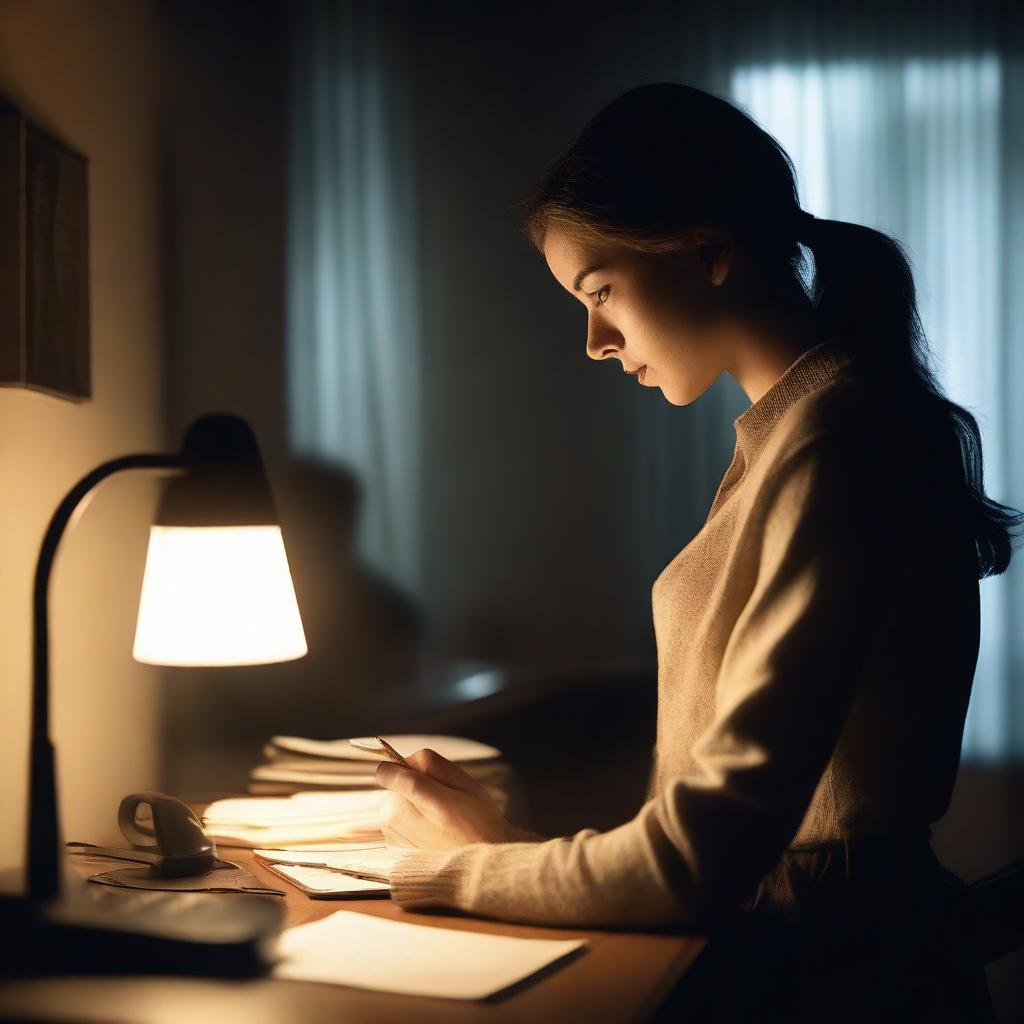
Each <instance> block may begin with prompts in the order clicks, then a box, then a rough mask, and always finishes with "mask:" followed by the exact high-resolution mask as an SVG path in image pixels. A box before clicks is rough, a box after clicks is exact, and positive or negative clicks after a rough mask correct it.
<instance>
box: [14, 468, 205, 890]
mask: <svg viewBox="0 0 1024 1024" xmlns="http://www.w3.org/2000/svg"><path fill="white" fill-rule="evenodd" d="M187 465H188V463H187V460H186V458H185V457H184V456H183V455H168V454H155V455H124V456H122V457H120V458H117V459H111V460H110V461H109V462H104V463H103V464H102V465H100V466H97V467H96V468H95V469H94V470H92V471H91V472H90V473H87V474H86V475H85V476H83V477H82V479H81V480H79V481H78V483H77V484H75V486H74V487H72V488H71V490H70V491H68V493H67V495H66V496H65V498H64V500H63V501H62V502H61V503H60V505H59V506H58V507H57V510H56V511H55V512H54V513H53V517H52V518H51V519H50V525H49V526H48V527H47V530H46V535H45V536H44V537H43V543H42V546H41V547H40V549H39V559H38V561H37V562H36V575H35V587H34V590H33V616H34V618H33V624H34V632H33V650H34V656H33V665H32V723H31V734H30V739H29V743H30V745H31V762H30V767H29V826H28V837H27V848H28V849H27V854H28V856H27V861H26V871H27V874H28V896H29V898H30V899H32V900H48V899H52V898H53V897H55V896H57V895H58V893H59V892H60V869H59V865H60V861H59V857H60V848H59V846H58V831H59V830H58V825H57V820H58V818H57V786H56V777H55V772H54V755H53V744H52V743H51V742H50V730H49V721H50V687H49V615H48V594H49V586H50V574H51V571H52V569H53V562H54V558H55V557H56V554H57V548H58V546H59V545H60V539H61V537H62V536H63V535H64V531H65V529H66V528H67V526H68V524H69V523H70V522H71V520H72V519H73V518H75V516H76V513H79V512H81V511H82V509H83V507H84V502H85V500H86V499H87V498H88V497H89V496H90V495H91V492H92V490H93V489H94V488H95V487H96V485H97V484H99V483H102V482H103V481H104V480H105V479H106V478H107V477H108V476H112V475H113V474H114V473H118V472H120V471H121V470H124V469H146V470H158V471H163V472H164V473H172V474H173V473H183V472H185V470H186V468H187Z"/></svg>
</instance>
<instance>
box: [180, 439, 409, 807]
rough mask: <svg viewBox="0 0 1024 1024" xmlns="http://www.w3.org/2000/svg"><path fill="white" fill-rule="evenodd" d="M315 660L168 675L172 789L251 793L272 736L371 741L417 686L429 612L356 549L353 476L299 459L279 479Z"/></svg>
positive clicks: (297, 585)
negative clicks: (249, 783) (385, 713)
mask: <svg viewBox="0 0 1024 1024" xmlns="http://www.w3.org/2000/svg"><path fill="white" fill-rule="evenodd" d="M271 476H272V484H273V489H274V494H275V497H276V500H277V504H278V514H279V517H280V520H281V528H282V531H283V533H284V539H285V546H286V549H287V552H288V560H289V565H290V567H291V571H292V578H293V580H294V583H295V592H296V597H297V599H298V603H299V609H300V611H301V613H302V620H303V626H304V629H305V632H306V641H307V645H308V647H309V654H308V655H307V656H306V657H305V658H302V659H299V660H298V661H292V662H287V663H284V664H279V665H256V666H241V667H238V668H217V669H198V670H197V669H187V670H175V669H171V670H169V674H170V676H171V678H170V680H169V682H168V686H167V689H166V690H165V704H166V705H167V711H166V714H165V716H164V738H165V750H166V766H165V771H166V775H165V785H167V786H168V787H169V788H170V790H171V791H172V792H177V793H185V794H186V795H193V794H194V795H196V796H203V795H208V794H212V793H217V792H222V791H224V790H235V791H238V790H243V789H244V788H245V784H246V778H247V774H248V770H249V769H250V768H251V767H252V766H253V765H254V764H256V763H258V762H259V760H260V749H261V747H262V744H263V743H264V742H265V741H266V740H267V739H268V738H269V737H270V736H271V735H274V734H287V735H300V736H314V737H321V738H324V739H332V738H335V737H339V736H351V735H359V734H362V733H364V732H366V731H367V730H370V731H372V729H373V722H372V721H371V719H372V717H373V708H374V707H375V706H379V705H380V704H381V703H386V702H388V697H389V696H391V697H394V696H396V695H398V694H400V693H402V692H403V691H404V690H406V689H408V688H410V687H412V686H413V685H414V683H415V680H416V672H417V666H418V656H419V651H420V648H421V641H422V636H423V616H422V614H421V611H420V609H419V608H418V607H417V606H416V605H415V603H414V602H413V601H412V600H411V599H410V598H409V597H408V596H407V595H406V594H404V593H402V592H401V591H400V590H398V589H397V588H396V587H395V586H394V585H393V584H392V583H391V582H390V581H389V580H387V579H385V578H384V577H382V576H381V575H380V574H378V573H377V572H375V571H374V570H373V569H372V568H371V567H369V566H367V565H365V564H364V563H363V562H362V561H361V560H360V559H359V557H358V554H357V552H356V550H355V538H356V531H357V528H358V518H359V505H360V501H359V498H360V486H359V483H358V480H357V479H356V478H355V477H354V476H353V475H352V474H351V473H349V472H347V471H345V470H343V469H339V468H337V467H335V466H328V465H326V464H324V463H322V462H319V461H315V460H310V459H301V458H300V459H290V460H289V461H288V462H286V463H285V464H283V465H281V466H279V467H277V472H273V471H272V472H271Z"/></svg>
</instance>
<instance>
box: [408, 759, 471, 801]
mask: <svg viewBox="0 0 1024 1024" xmlns="http://www.w3.org/2000/svg"><path fill="white" fill-rule="evenodd" d="M406 761H408V762H409V764H410V765H411V766H412V767H413V768H416V769H418V770H419V771H421V772H423V773H424V774H426V775H429V776H430V777H431V778H432V779H437V781H438V782H440V783H443V784H444V785H445V786H451V788H452V789H461V790H462V791H463V792H464V793H472V794H473V795H474V796H485V795H486V794H487V790H486V788H485V787H484V786H483V784H482V783H480V782H478V781H477V780H476V779H474V778H473V776H472V775H470V774H469V772H467V771H466V770H465V769H464V768H462V767H460V766H459V765H457V764H456V763H455V762H454V761H449V760H448V758H447V757H445V756H444V755H443V754H439V753H438V752H437V751H436V750H431V748H430V747H424V748H423V749H422V750H417V751H416V753H415V754H410V755H409V756H408V757H407V758H406Z"/></svg>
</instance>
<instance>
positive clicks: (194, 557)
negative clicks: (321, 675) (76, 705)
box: [0, 414, 306, 974]
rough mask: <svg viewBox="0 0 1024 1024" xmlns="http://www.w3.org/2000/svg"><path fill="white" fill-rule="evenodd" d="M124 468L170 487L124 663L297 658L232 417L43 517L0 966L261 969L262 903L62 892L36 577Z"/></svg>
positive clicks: (271, 914)
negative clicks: (23, 856) (20, 787)
mask: <svg viewBox="0 0 1024 1024" xmlns="http://www.w3.org/2000/svg"><path fill="white" fill-rule="evenodd" d="M130 469H131V470H148V471H155V472H158V473H161V474H163V475H166V476H167V477H168V480H167V481H166V482H165V485H164V492H163V495H162V498H161V501H160V504H159V506H158V511H157V515H156V519H155V521H154V523H153V525H152V527H151V529H150V538H149V549H148V551H147V554H146V567H145V572H144V575H143V582H142V594H141V598H140V602H139V616H138V622H137V626H136V632H135V644H134V649H133V656H134V657H135V658H136V660H138V661H142V662H147V663H150V664H157V665H191V666H199V665H204V666H206V665H254V664H267V663H271V662H279V661H289V660H292V659H295V658H301V657H302V656H303V655H304V654H306V639H305V635H304V633H303V629H302V621H301V619H300V617H299V609H298V605H297V604H296V601H295V591H294V588H293V586H292V580H291V574H290V572H289V569H288V561H287V557H286V555H285V549H284V542H283V539H282V535H281V528H280V525H279V523H278V519H277V514H276V511H275V508H274V502H273V498H272V496H271V493H270V486H269V483H268V481H267V478H266V474H265V472H264V469H263V462H262V459H261V458H260V452H259V447H258V446H257V444H256V438H255V436H254V435H253V432H252V430H251V429H250V427H249V426H248V424H247V423H245V421H244V420H241V419H239V418H238V417H236V416H229V415H221V414H214V415H209V416H203V417H201V418H200V419H198V420H196V421H195V422H194V423H193V424H192V425H191V426H190V427H189V428H188V430H187V431H186V432H185V438H184V442H183V444H182V448H181V451H180V453H178V454H140V455H125V456H122V457H120V458H117V459H113V460H111V461H110V462H105V463H103V464H102V465H100V466H97V467H96V468H95V469H94V470H92V471H91V472H90V473H87V474H86V475H85V476H84V477H83V478H82V479H81V480H80V481H79V482H78V483H77V484H75V486H74V487H72V488H71V490H70V491H69V492H68V494H67V496H66V497H65V498H64V500H63V501H62V502H61V503H60V505H59V506H58V507H57V510H56V511H55V512H54V514H53V518H52V519H51V520H50V525H49V527H48V529H47V531H46V535H45V537H44V538H43V543H42V546H41V548H40V551H39V560H38V562H37V565H36V576H35V588H34V593H33V611H34V645H35V652H34V662H33V684H32V721H31V737H30V750H31V765H30V780H29V827H28V837H27V877H28V887H27V888H28V891H27V893H26V894H25V895H24V896H21V897H9V896H8V897H3V898H2V899H0V924H2V926H3V928H4V931H5V934H6V935H7V937H8V938H9V939H12V940H13V955H12V956H10V957H8V956H5V957H4V958H3V960H4V964H5V967H4V968H0V970H3V972H4V973H8V972H9V971H13V972H14V973H26V972H27V973H49V972H52V971H67V970H68V969H75V970H78V971H86V972H90V971H97V970H98V971H103V972H114V973H129V972H138V971H143V972H146V973H155V972H159V973H167V972H186V973H205V974H225V973H228V974H254V973H260V972H261V971H262V970H264V969H265V966H266V963H267V953H268V950H269V945H268V944H269V942H270V941H272V939H273V937H274V936H275V935H276V933H277V931H278V930H279V928H280V925H281V920H282V911H281V908H280V906H279V905H277V904H276V903H274V902H273V901H272V900H271V899H269V898H267V897H263V896H253V895H248V894H241V893H239V894H234V893H233V894H231V895H219V896H218V895H211V894H202V893H156V892H145V893H141V892H140V893H138V894H124V893H106V892H105V893H102V894H96V893H92V894H91V895H90V894H87V893H86V892H85V886H84V885H82V884H79V885H78V887H77V889H76V890H75V891H68V892H63V891H62V890H63V889H64V888H65V886H64V885H62V876H63V874H64V871H63V869H62V857H63V853H62V849H61V840H60V828H59V824H58V812H57V793H56V778H55V772H54V751H53V746H52V744H51V742H50V737H49V666H48V661H49V658H48V646H49V631H48V616H47V595H48V590H49V581H50V574H51V570H52V568H53V562H54V557H55V555H56V553H57V548H58V545H59V544H60V540H61V537H62V536H63V534H64V530H65V528H66V527H67V526H68V525H69V524H70V523H71V522H72V520H73V519H75V518H76V517H77V515H78V514H80V513H81V511H82V509H83V506H84V504H85V503H86V500H87V499H88V498H89V497H90V495H91V493H92V491H93V489H94V488H95V487H96V485H97V484H99V483H100V482H101V481H103V480H105V479H106V478H107V477H109V476H111V475H112V474H114V473H117V472H120V471H121V470H130ZM68 888H69V890H70V889H73V888H74V887H71V886H69V887H68ZM90 888H93V889H95V888H98V887H95V886H94V887H90Z"/></svg>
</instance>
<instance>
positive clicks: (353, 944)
mask: <svg viewBox="0 0 1024 1024" xmlns="http://www.w3.org/2000/svg"><path fill="white" fill-rule="evenodd" d="M586 941H587V940H586V939H518V938H506V937H505V936H503V935H488V934H481V933H480V932H463V931H456V930H454V929H451V928H428V927H426V926H425V925H419V924H408V923H406V922H404V921H389V920H387V919H385V918H380V917H374V916H372V915H370V914H360V913H357V912H356V911H352V910H339V911H337V912H335V913H333V914H331V915H330V916H329V917H325V918H323V919H321V920H319V921H313V922H311V923H309V924H301V925H297V926H296V927H294V928H289V929H287V930H286V931H285V932H284V933H283V935H282V936H281V938H280V941H279V947H278V948H279V951H280V953H281V956H282V957H283V959H282V960H281V961H280V962H279V963H278V964H276V965H275V967H274V969H273V974H274V977H276V978H288V979H291V980H295V981H320V982H326V983H329V984H335V985H354V986H355V987H357V988H370V989H376V990H378V991H381V992H399V993H403V994H406V995H415V996H440V997H444V998H448V999H485V998H487V997H488V996H491V995H494V994H495V993H496V992H500V991H502V989H506V988H508V987H509V986H510V985H514V984H516V982H518V981H522V979H524V978H528V977H529V976H530V975H531V974H535V973H536V972H537V971H539V970H541V969H542V968H544V967H547V966H548V964H552V963H554V962H555V961H556V960H560V959H561V958H563V957H566V956H568V955H569V954H570V953H572V952H574V951H575V950H577V949H579V948H580V947H581V946H584V945H586Z"/></svg>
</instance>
